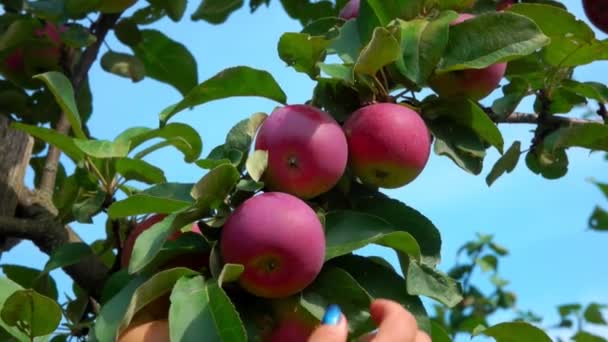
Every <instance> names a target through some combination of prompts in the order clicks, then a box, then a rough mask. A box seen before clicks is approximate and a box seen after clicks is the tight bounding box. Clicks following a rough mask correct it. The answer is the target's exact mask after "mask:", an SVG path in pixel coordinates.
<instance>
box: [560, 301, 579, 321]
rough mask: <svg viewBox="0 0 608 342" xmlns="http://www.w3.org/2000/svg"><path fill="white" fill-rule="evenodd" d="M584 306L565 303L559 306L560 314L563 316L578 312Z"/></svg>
mask: <svg viewBox="0 0 608 342" xmlns="http://www.w3.org/2000/svg"><path fill="white" fill-rule="evenodd" d="M582 308H583V307H582V306H581V305H580V304H564V305H560V306H558V307H557V311H558V312H559V315H560V316H561V317H562V318H563V317H566V316H568V315H570V314H572V313H575V314H576V313H578V312H579V311H581V309H582Z"/></svg>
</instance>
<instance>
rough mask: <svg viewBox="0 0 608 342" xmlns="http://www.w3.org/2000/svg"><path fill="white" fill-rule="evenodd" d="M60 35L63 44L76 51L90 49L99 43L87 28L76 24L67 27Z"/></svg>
mask: <svg viewBox="0 0 608 342" xmlns="http://www.w3.org/2000/svg"><path fill="white" fill-rule="evenodd" d="M60 35H61V42H62V43H64V44H66V45H67V46H69V47H72V48H75V49H79V48H83V47H88V46H90V45H91V44H93V43H95V42H96V41H97V37H95V36H94V35H92V34H91V33H90V32H89V30H88V29H87V28H85V27H84V26H82V25H80V24H76V23H74V24H72V25H70V26H67V27H66V29H65V31H62V32H61V33H60Z"/></svg>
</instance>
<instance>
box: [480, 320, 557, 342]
mask: <svg viewBox="0 0 608 342" xmlns="http://www.w3.org/2000/svg"><path fill="white" fill-rule="evenodd" d="M476 335H485V336H488V337H493V338H494V339H495V340H496V342H551V338H549V336H547V334H545V332H544V331H542V330H540V329H539V328H537V327H535V326H533V325H531V324H529V323H525V322H506V323H500V324H497V325H494V326H491V327H489V328H486V329H483V330H481V331H478V332H477V334H476Z"/></svg>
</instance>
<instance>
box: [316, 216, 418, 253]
mask: <svg viewBox="0 0 608 342" xmlns="http://www.w3.org/2000/svg"><path fill="white" fill-rule="evenodd" d="M325 236H326V237H325V239H326V250H325V260H330V259H332V258H335V257H338V256H341V255H345V254H348V253H350V252H352V251H354V250H357V249H359V248H362V247H365V246H367V245H369V244H371V243H375V244H379V245H383V246H387V247H390V248H393V249H395V250H398V251H401V252H403V253H406V254H408V255H410V256H411V257H412V258H414V259H417V260H419V259H420V246H418V243H417V242H416V239H414V237H413V236H412V235H410V234H409V233H407V232H405V231H399V229H396V228H395V227H393V226H392V225H391V224H390V223H389V222H387V221H385V220H383V219H381V218H379V217H376V216H373V215H370V214H366V213H359V212H356V211H335V212H330V213H328V214H327V215H326V216H325Z"/></svg>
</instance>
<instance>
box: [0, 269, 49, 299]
mask: <svg viewBox="0 0 608 342" xmlns="http://www.w3.org/2000/svg"><path fill="white" fill-rule="evenodd" d="M2 271H3V273H4V274H5V275H6V276H7V277H8V279H10V280H12V281H14V282H15V283H17V284H18V285H20V286H21V287H23V288H25V289H33V290H34V291H36V292H38V293H40V294H42V295H44V296H47V297H49V298H51V299H57V297H58V296H59V292H58V291H57V283H56V282H55V279H53V277H51V276H50V275H49V274H48V273H45V272H43V271H41V270H38V269H35V268H31V267H26V266H20V265H2Z"/></svg>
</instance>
